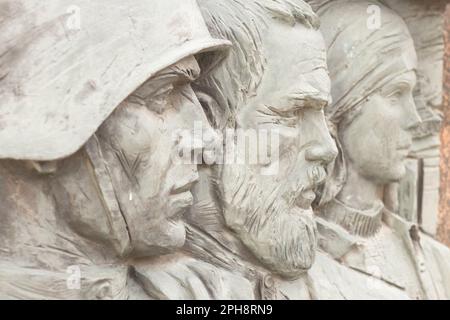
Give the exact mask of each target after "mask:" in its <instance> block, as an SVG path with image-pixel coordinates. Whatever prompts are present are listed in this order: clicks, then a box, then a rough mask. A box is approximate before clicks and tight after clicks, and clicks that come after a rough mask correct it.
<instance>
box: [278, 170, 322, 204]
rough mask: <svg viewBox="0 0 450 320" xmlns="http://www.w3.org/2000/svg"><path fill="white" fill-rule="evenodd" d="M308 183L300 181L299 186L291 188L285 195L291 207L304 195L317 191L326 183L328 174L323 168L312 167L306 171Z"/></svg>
mask: <svg viewBox="0 0 450 320" xmlns="http://www.w3.org/2000/svg"><path fill="white" fill-rule="evenodd" d="M306 177H307V180H308V181H307V182H306V183H305V181H299V183H298V184H297V185H294V186H292V185H291V186H292V187H291V188H290V191H289V192H287V193H286V194H285V199H286V200H287V202H288V204H289V206H290V207H292V206H293V205H294V203H295V202H296V201H297V200H298V199H299V198H300V197H301V195H302V193H303V192H305V191H309V190H315V189H316V188H317V187H318V186H320V185H321V184H323V183H324V182H325V179H326V178H327V172H326V170H325V169H324V168H323V167H322V166H311V167H309V168H308V169H307V170H306Z"/></svg>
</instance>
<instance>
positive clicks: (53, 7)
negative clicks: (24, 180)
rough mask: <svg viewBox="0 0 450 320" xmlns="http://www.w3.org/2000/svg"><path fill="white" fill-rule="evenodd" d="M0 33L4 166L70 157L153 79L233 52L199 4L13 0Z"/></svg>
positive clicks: (2, 9) (1, 14) (183, 0)
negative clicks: (200, 58) (212, 30)
mask: <svg viewBox="0 0 450 320" xmlns="http://www.w3.org/2000/svg"><path fill="white" fill-rule="evenodd" d="M0 25H1V28H2V31H1V33H0V43H1V49H0V158H2V159H5V158H9V159H20V160H37V161H49V160H57V159H61V158H64V157H67V156H69V155H71V154H73V153H74V152H76V151H77V150H78V149H80V148H81V147H82V146H83V145H84V144H85V143H86V141H87V140H88V139H89V138H90V137H91V136H92V135H93V134H94V133H95V131H96V130H97V129H98V127H99V126H100V125H101V124H102V123H103V121H105V119H106V118H107V117H108V116H109V115H110V114H111V112H112V111H113V110H114V109H115V108H116V107H117V106H118V105H119V104H120V103H121V102H122V101H123V100H124V99H125V98H126V97H127V96H128V95H129V94H130V93H132V92H133V91H134V90H135V89H137V88H138V87H139V86H140V85H141V84H143V83H144V82H145V81H146V80H148V79H149V78H151V77H152V76H153V75H155V74H156V73H158V72H159V71H161V70H163V69H164V68H166V67H168V66H170V65H172V64H174V63H176V62H178V61H180V60H182V59H183V58H185V57H188V56H190V55H194V54H198V53H201V52H205V51H212V50H220V49H224V48H227V47H229V45H230V43H229V42H228V41H226V40H221V39H214V38H212V37H211V35H210V34H209V32H208V30H207V27H206V25H205V24H204V20H203V17H202V16H201V12H200V9H199V8H198V6H197V3H196V1H195V0H140V1H123V0H96V1H90V0H59V1H41V0H6V1H2V4H1V6H0Z"/></svg>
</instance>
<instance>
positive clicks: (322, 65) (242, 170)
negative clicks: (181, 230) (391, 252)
mask: <svg viewBox="0 0 450 320" xmlns="http://www.w3.org/2000/svg"><path fill="white" fill-rule="evenodd" d="M280 34H283V36H282V37H281V36H280ZM264 39H265V40H267V41H263V48H262V49H263V51H264V56H265V58H266V61H267V64H266V66H265V72H264V75H263V78H262V81H261V84H260V86H259V87H258V90H257V93H256V94H255V95H254V96H253V97H250V98H249V99H248V100H247V102H246V105H245V106H244V107H242V108H241V109H240V110H238V112H237V114H236V123H237V126H238V128H240V129H242V130H244V131H247V132H248V131H252V130H253V131H256V134H255V135H256V136H257V137H258V139H257V140H258V142H257V143H253V145H252V143H250V144H245V143H244V144H242V143H240V144H239V143H236V142H235V141H234V142H232V143H230V142H229V141H228V142H227V144H226V146H225V147H226V149H227V150H226V152H227V153H230V152H232V153H235V154H236V155H237V158H239V159H247V160H248V159H249V158H251V156H252V155H251V153H252V152H260V150H258V151H255V150H256V149H257V148H256V149H255V145H258V148H261V144H264V141H261V138H260V137H261V136H264V135H259V133H260V132H261V130H266V131H265V132H267V133H268V135H269V136H272V137H273V135H277V136H278V138H277V139H275V140H272V138H270V137H269V138H268V139H266V140H267V141H272V142H271V143H269V142H266V143H267V144H270V146H268V147H267V148H266V149H267V150H271V151H272V152H271V153H270V154H268V156H267V157H266V158H267V159H266V160H265V161H259V162H258V163H257V164H254V163H248V161H245V160H244V161H242V162H241V164H236V163H225V164H224V165H223V166H222V167H221V168H220V169H221V170H220V172H221V173H220V177H221V183H220V188H221V192H222V195H221V197H220V198H221V199H222V206H223V210H224V218H225V222H226V224H227V226H228V227H229V228H231V229H232V230H233V231H234V232H235V233H236V234H237V235H238V237H239V238H240V239H241V240H242V242H243V243H244V244H245V245H246V246H247V247H248V248H249V249H250V250H251V251H252V252H253V254H254V255H255V256H256V257H257V258H258V259H259V260H260V261H261V262H263V263H264V264H265V265H266V266H267V267H268V268H270V269H271V270H272V271H273V272H275V273H277V274H279V275H281V276H284V277H289V278H294V277H296V276H298V275H300V274H301V273H303V272H304V271H305V270H307V269H309V268H310V267H311V265H312V263H313V261H314V252H315V248H316V228H315V223H314V220H313V217H312V215H313V213H312V209H311V203H312V202H313V201H314V199H315V193H314V189H315V187H317V185H319V184H320V183H322V182H323V181H324V179H325V177H326V172H325V167H326V165H327V164H328V163H329V162H331V161H332V160H334V158H335V157H336V154H337V149H336V146H335V144H334V142H333V140H332V138H331V136H330V134H329V130H328V128H327V125H326V122H325V117H324V112H323V108H324V107H325V106H326V105H327V103H328V102H329V96H330V80H329V77H328V73H327V66H326V52H325V46H324V42H323V39H322V36H321V34H320V33H319V32H318V31H316V30H312V29H307V28H306V27H304V26H302V25H296V26H295V27H292V26H290V25H283V24H281V23H278V22H276V21H274V22H273V25H271V26H270V28H269V29H268V34H266V35H265V36H264V38H263V40H264ZM268 39H270V40H268ZM292 39H295V41H292ZM280 48H282V50H281V51H280ZM280 57H281V58H280ZM236 141H239V138H238V139H237V140H236ZM273 141H278V143H277V145H273ZM274 147H275V148H276V152H273V150H274Z"/></svg>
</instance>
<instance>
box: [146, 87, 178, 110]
mask: <svg viewBox="0 0 450 320" xmlns="http://www.w3.org/2000/svg"><path fill="white" fill-rule="evenodd" d="M173 90H174V87H173V85H171V84H170V85H167V86H165V87H164V88H162V89H160V90H158V91H157V92H156V93H154V94H153V95H150V96H148V97H146V98H144V101H145V104H146V106H147V108H148V109H149V110H151V111H153V112H156V113H158V114H162V113H164V111H165V110H167V109H169V108H170V107H171V106H172V104H171V101H170V96H171V94H172V92H173Z"/></svg>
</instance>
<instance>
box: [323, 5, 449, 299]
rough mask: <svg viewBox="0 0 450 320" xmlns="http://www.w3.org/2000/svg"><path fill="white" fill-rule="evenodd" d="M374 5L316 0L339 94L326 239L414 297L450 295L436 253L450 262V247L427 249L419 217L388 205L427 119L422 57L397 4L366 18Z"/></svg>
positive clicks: (326, 196) (333, 249)
mask: <svg viewBox="0 0 450 320" xmlns="http://www.w3.org/2000/svg"><path fill="white" fill-rule="evenodd" d="M316 5H317V3H316ZM370 5H373V3H369V2H362V1H329V2H327V3H322V4H320V5H317V7H316V8H318V13H319V15H320V17H321V19H322V25H321V31H322V33H323V34H324V36H325V40H326V42H327V46H328V63H329V68H330V77H331V81H332V95H333V101H334V102H333V104H332V105H330V106H329V108H327V110H326V112H327V116H328V117H329V119H330V122H331V124H332V125H331V128H332V130H333V131H334V136H335V137H336V141H337V144H338V146H339V149H340V155H339V157H338V158H337V161H335V163H334V164H333V167H332V168H330V169H331V170H330V174H331V177H330V179H329V180H328V181H327V183H326V185H325V187H324V188H323V190H322V196H321V199H320V201H319V203H318V208H317V214H318V216H319V218H318V228H319V233H320V234H321V236H320V240H319V242H320V244H321V247H322V249H324V250H325V251H326V252H328V253H329V254H330V255H331V256H333V257H334V258H335V259H338V260H339V261H340V262H341V263H342V264H343V265H345V266H348V267H350V268H352V269H355V270H359V271H361V272H363V273H365V274H368V275H372V276H374V277H377V278H380V279H381V280H383V281H385V282H386V283H388V284H390V285H392V286H394V287H396V288H399V289H401V290H404V291H405V292H406V293H407V294H408V295H409V297H410V298H413V299H419V298H431V299H435V298H448V288H449V284H450V282H449V281H448V280H449V279H446V277H448V272H446V271H443V272H442V271H440V270H437V269H436V268H435V266H436V262H435V261H434V260H435V259H442V261H440V263H439V265H441V266H445V264H446V263H447V262H446V261H448V259H449V256H448V249H441V248H439V247H438V246H440V245H439V244H437V243H436V245H435V246H434V248H433V249H432V250H433V251H434V252H436V253H437V252H439V254H440V255H441V256H440V257H439V258H436V257H433V256H430V255H426V251H427V250H428V251H430V249H427V248H426V247H427V246H429V243H428V240H427V239H425V241H423V240H422V239H421V238H422V237H421V233H420V232H419V228H418V226H417V224H415V223H414V222H412V221H406V220H404V219H403V218H402V217H400V216H399V215H397V214H395V213H393V212H391V211H389V210H388V209H387V208H385V204H384V201H385V199H384V195H385V193H386V189H387V188H388V187H389V184H390V183H391V182H393V181H399V180H400V179H401V178H402V177H403V176H404V174H405V172H406V169H405V165H406V161H405V160H406V156H407V155H408V154H409V150H410V147H411V145H412V138H413V133H414V129H416V128H417V126H419V125H421V123H420V120H421V118H420V117H419V115H418V113H417V107H416V105H415V102H414V99H413V90H414V88H415V85H416V74H415V72H416V70H417V62H416V61H417V60H416V52H415V47H414V43H413V39H412V38H411V36H410V33H409V31H408V28H407V26H406V24H405V23H404V21H403V20H402V19H401V18H400V17H399V16H398V15H397V14H396V13H395V12H393V11H391V10H390V9H388V8H387V7H385V6H383V5H381V3H380V4H378V6H379V8H380V9H381V12H380V16H381V27H380V28H373V29H371V28H368V27H366V25H367V20H366V18H365V17H364V15H363V13H364V12H365V11H366V10H367V7H368V6H370ZM350 44H352V45H350ZM388 56H389V57H390V58H389V59H386V57H388ZM394 57H395V58H394ZM444 268H445V267H444ZM444 270H445V269H444ZM385 298H389V294H388V292H386V296H385Z"/></svg>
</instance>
